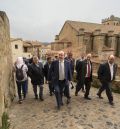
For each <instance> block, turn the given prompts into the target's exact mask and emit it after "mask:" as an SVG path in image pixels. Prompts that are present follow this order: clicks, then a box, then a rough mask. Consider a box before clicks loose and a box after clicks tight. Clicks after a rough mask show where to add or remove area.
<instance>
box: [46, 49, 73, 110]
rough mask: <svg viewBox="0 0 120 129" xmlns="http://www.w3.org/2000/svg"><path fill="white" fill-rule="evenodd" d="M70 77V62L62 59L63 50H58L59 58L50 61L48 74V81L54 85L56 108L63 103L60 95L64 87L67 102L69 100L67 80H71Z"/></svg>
mask: <svg viewBox="0 0 120 129" xmlns="http://www.w3.org/2000/svg"><path fill="white" fill-rule="evenodd" d="M71 79H72V73H71V68H70V62H68V61H67V60H64V52H63V51H60V52H59V59H58V60H55V61H53V62H52V64H51V67H50V70H49V75H48V81H49V82H50V81H52V84H53V86H54V90H55V96H56V101H57V107H58V109H60V107H61V106H62V105H63V101H62V96H63V90H64V89H65V88H66V97H67V104H68V103H69V102H70V95H69V81H71Z"/></svg>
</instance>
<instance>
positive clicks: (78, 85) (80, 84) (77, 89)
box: [75, 80, 84, 93]
mask: <svg viewBox="0 0 120 129" xmlns="http://www.w3.org/2000/svg"><path fill="white" fill-rule="evenodd" d="M83 87H84V81H83V80H77V84H76V91H75V92H76V93H78V92H79V91H80V90H81V89H83Z"/></svg>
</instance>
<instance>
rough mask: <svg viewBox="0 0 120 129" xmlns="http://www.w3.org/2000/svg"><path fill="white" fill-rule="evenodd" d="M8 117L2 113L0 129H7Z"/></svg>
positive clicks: (8, 124) (8, 125)
mask: <svg viewBox="0 0 120 129" xmlns="http://www.w3.org/2000/svg"><path fill="white" fill-rule="evenodd" d="M8 120H9V117H8V114H7V113H6V112H4V113H3V115H2V127H1V128H0V129H9V127H10V123H9V122H8Z"/></svg>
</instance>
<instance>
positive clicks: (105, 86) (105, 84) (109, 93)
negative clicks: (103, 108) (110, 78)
mask: <svg viewBox="0 0 120 129" xmlns="http://www.w3.org/2000/svg"><path fill="white" fill-rule="evenodd" d="M101 83H102V86H101V87H100V89H99V91H98V94H99V95H101V94H102V92H103V91H104V90H106V95H107V97H108V100H109V102H112V101H113V96H112V91H111V86H112V85H111V82H101Z"/></svg>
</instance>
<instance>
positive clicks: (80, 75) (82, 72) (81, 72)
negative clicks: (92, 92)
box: [76, 60, 92, 81]
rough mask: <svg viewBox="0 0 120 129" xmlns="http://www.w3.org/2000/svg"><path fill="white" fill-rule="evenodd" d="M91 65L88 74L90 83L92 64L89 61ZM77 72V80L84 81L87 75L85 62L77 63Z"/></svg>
mask: <svg viewBox="0 0 120 129" xmlns="http://www.w3.org/2000/svg"><path fill="white" fill-rule="evenodd" d="M90 65H91V73H90V81H92V62H91V61H90ZM76 72H77V77H76V78H77V80H81V81H84V80H85V77H86V73H87V60H83V61H79V62H77V66H76Z"/></svg>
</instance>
